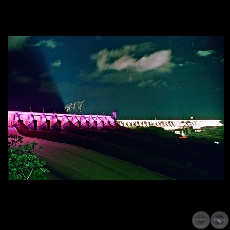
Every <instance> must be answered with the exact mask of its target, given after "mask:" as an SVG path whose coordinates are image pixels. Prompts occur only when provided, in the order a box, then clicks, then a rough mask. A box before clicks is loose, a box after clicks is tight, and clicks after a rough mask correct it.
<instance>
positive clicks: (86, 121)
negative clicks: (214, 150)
mask: <svg viewBox="0 0 230 230" xmlns="http://www.w3.org/2000/svg"><path fill="white" fill-rule="evenodd" d="M18 122H21V123H23V124H24V126H26V127H27V128H28V129H29V130H44V131H62V130H65V129H66V128H67V129H68V127H70V126H72V127H74V128H79V129H92V130H98V131H104V130H107V131H109V130H116V128H117V127H126V128H135V127H138V126H139V127H150V126H156V127H161V128H164V129H165V130H176V129H183V128H185V127H192V128H193V129H201V128H202V127H207V126H211V127H217V126H223V124H222V123H221V120H195V119H189V120H156V119H155V120H135V119H134V120H119V119H117V112H116V110H114V111H112V114H111V115H104V114H103V115H92V114H90V115H83V114H82V115H76V114H57V113H39V112H32V111H30V112H22V111H8V126H15V125H16V124H17V123H18Z"/></svg>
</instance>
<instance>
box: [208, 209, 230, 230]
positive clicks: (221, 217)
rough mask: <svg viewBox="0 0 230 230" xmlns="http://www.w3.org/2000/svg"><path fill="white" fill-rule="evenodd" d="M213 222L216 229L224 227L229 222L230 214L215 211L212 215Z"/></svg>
mask: <svg viewBox="0 0 230 230" xmlns="http://www.w3.org/2000/svg"><path fill="white" fill-rule="evenodd" d="M211 224H212V226H213V227H214V228H216V229H223V228H225V227H226V226H227V224H228V216H227V214H226V213H224V212H221V211H218V212H215V213H213V215H212V217H211Z"/></svg>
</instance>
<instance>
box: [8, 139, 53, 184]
mask: <svg viewBox="0 0 230 230" xmlns="http://www.w3.org/2000/svg"><path fill="white" fill-rule="evenodd" d="M22 139H23V137H22V136H17V135H9V136H8V180H47V179H48V178H47V173H48V172H49V170H48V169H46V168H45V167H44V166H45V165H46V162H45V161H40V160H39V158H38V157H37V155H36V153H35V147H36V146H37V143H36V142H32V143H28V142H27V143H25V144H23V145H21V143H22V142H23V140H22ZM41 149H43V147H42V146H39V147H38V150H41Z"/></svg>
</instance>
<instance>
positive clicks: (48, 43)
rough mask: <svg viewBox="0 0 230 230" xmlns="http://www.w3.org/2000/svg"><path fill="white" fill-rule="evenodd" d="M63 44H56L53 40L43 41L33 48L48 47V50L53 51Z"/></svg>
mask: <svg viewBox="0 0 230 230" xmlns="http://www.w3.org/2000/svg"><path fill="white" fill-rule="evenodd" d="M61 44H62V43H61V42H56V41H54V40H53V39H50V40H41V41H39V42H37V43H36V44H34V45H33V46H42V45H44V46H46V47H48V48H52V49H55V48H56V47H57V46H58V45H61Z"/></svg>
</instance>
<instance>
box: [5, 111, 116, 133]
mask: <svg viewBox="0 0 230 230" xmlns="http://www.w3.org/2000/svg"><path fill="white" fill-rule="evenodd" d="M115 116H116V113H115V111H113V113H112V115H76V114H56V113H38V112H20V111H8V126H14V125H15V124H16V123H17V122H18V121H19V120H20V121H22V122H23V124H24V125H26V126H27V127H28V128H29V129H32V130H49V129H51V130H52V128H54V127H55V126H58V128H59V129H63V128H64V127H65V126H67V125H69V124H71V125H74V126H75V127H78V128H81V129H96V130H104V129H105V128H106V129H115V128H116V117H115Z"/></svg>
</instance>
